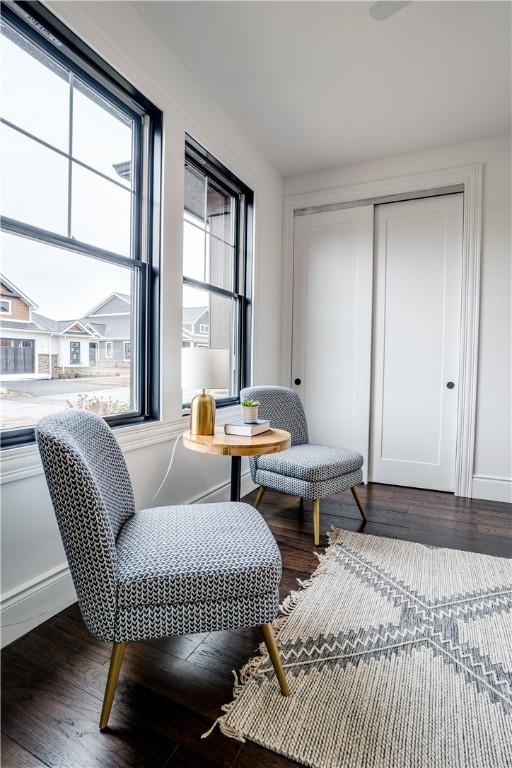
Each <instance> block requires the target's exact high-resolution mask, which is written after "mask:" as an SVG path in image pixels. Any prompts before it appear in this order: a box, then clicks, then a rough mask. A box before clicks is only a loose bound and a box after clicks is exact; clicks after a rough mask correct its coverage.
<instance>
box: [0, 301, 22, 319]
mask: <svg viewBox="0 0 512 768" xmlns="http://www.w3.org/2000/svg"><path fill="white" fill-rule="evenodd" d="M0 303H1V304H8V305H9V311H8V312H3V311H1V312H0V315H7V316H9V315H12V301H11V300H10V299H0ZM26 322H29V321H28V320H27V321H26Z"/></svg>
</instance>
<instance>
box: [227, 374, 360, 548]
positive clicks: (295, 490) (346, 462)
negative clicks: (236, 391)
mask: <svg viewBox="0 0 512 768" xmlns="http://www.w3.org/2000/svg"><path fill="white" fill-rule="evenodd" d="M240 396H241V398H242V399H244V400H245V399H252V400H259V402H260V416H261V418H263V419H269V420H270V423H271V425H272V426H273V427H276V428H279V429H287V430H288V432H290V433H291V436H292V441H291V442H292V444H291V447H290V448H288V450H287V451H282V452H281V453H274V454H269V455H267V456H259V457H258V458H252V459H250V466H251V475H252V479H253V481H254V482H255V483H257V484H258V485H259V486H260V487H259V489H258V493H257V496H256V502H255V505H256V507H259V505H260V504H261V500H262V498H263V494H264V492H265V488H273V489H274V490H276V491H281V493H289V494H290V495H291V496H300V497H301V503H303V500H304V499H311V500H312V501H313V530H314V540H315V545H316V546H318V545H319V543H320V499H324V498H325V497H326V496H330V495H331V494H332V493H338V492H339V491H344V490H346V489H347V488H350V490H351V491H352V494H353V496H354V499H355V502H356V504H357V508H358V509H359V512H360V514H361V516H362V518H363V520H364V521H365V522H366V515H365V513H364V509H363V506H362V504H361V501H360V499H359V495H358V493H357V491H356V488H355V486H356V485H360V484H361V483H362V482H363V471H362V466H363V457H362V456H361V454H360V453H357V451H352V450H349V449H348V448H334V447H330V446H327V445H314V444H312V443H310V442H309V437H308V425H307V421H306V414H305V413H304V408H303V407H302V402H301V400H300V397H299V396H298V395H297V393H296V392H294V391H293V390H291V389H287V388H286V387H247V388H246V389H244V390H243V391H242V392H241V393H240Z"/></svg>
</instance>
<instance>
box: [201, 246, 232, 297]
mask: <svg viewBox="0 0 512 768" xmlns="http://www.w3.org/2000/svg"><path fill="white" fill-rule="evenodd" d="M234 258H235V249H234V247H233V246H232V245H226V243H224V242H223V241H222V240H217V238H215V237H208V238H207V242H206V264H207V276H206V280H207V282H209V283H211V284H212V285H218V286H219V287H220V288H226V289H227V290H228V291H232V290H233V264H234Z"/></svg>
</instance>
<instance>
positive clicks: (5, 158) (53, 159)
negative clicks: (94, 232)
mask: <svg viewBox="0 0 512 768" xmlns="http://www.w3.org/2000/svg"><path fill="white" fill-rule="evenodd" d="M0 135H1V157H2V173H1V178H2V181H1V184H2V186H1V190H2V192H1V200H2V215H3V216H9V217H10V218H12V219H17V220H18V221H22V222H24V223H25V224H32V225H33V226H35V227H41V228H42V229H48V230H50V231H52V232H57V233H58V234H61V235H66V234H67V200H68V161H67V159H66V158H65V157H62V155H59V154H57V152H54V151H53V150H51V149H47V148H46V147H44V146H43V145H42V144H39V143H38V142H37V141H34V140H33V139H29V138H27V137H26V136H23V135H22V134H21V133H19V132H18V131H15V130H13V129H12V128H9V127H8V126H6V125H3V124H2V125H1V134H0Z"/></svg>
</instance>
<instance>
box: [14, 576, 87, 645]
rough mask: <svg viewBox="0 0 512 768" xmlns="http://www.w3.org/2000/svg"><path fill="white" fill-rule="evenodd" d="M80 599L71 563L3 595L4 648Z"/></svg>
mask: <svg viewBox="0 0 512 768" xmlns="http://www.w3.org/2000/svg"><path fill="white" fill-rule="evenodd" d="M74 602H76V593H75V588H74V586H73V581H72V580H71V574H70V572H69V568H68V565H67V563H63V564H62V565H59V566H57V567H56V568H52V570H51V571H46V573H43V574H41V576H39V577H37V578H35V579H32V580H31V581H27V582H25V583H24V584H22V585H21V586H20V587H16V588H15V589H12V590H10V591H9V592H7V593H5V594H4V595H2V603H1V616H2V648H3V647H4V646H6V645H9V643H12V642H13V640H16V639H17V638H18V637H21V636H22V635H24V634H26V633H27V632H30V630H31V629H34V627H37V626H38V625H39V624H42V623H43V622H44V621H46V620H47V619H49V618H51V617H52V616H55V614H56V613H59V611H63V610H64V608H67V607H68V606H69V605H72V604H73V603H74Z"/></svg>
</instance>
